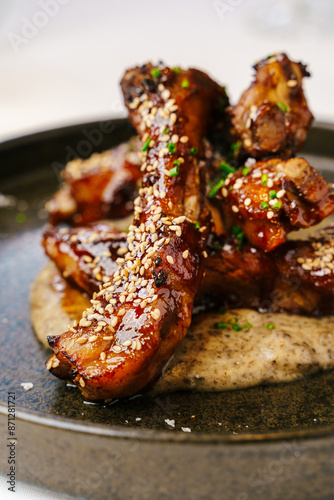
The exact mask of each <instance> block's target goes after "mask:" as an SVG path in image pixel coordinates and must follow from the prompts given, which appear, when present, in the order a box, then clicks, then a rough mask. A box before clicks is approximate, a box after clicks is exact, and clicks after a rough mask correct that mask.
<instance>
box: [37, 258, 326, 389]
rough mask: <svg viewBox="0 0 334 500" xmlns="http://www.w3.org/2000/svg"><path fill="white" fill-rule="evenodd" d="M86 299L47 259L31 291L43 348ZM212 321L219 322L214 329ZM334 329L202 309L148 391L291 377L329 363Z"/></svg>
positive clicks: (306, 320)
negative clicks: (218, 325)
mask: <svg viewBox="0 0 334 500" xmlns="http://www.w3.org/2000/svg"><path fill="white" fill-rule="evenodd" d="M87 301H88V298H86V297H84V296H83V295H82V293H81V292H80V291H79V290H78V289H76V288H74V287H72V286H71V285H69V284H68V283H67V282H65V280H64V279H63V278H62V277H61V276H60V275H59V273H58V271H57V270H56V268H55V266H54V264H53V263H49V264H47V266H46V267H45V268H44V269H43V270H42V271H41V273H40V274H39V276H38V277H37V279H36V281H35V283H34V286H33V288H32V294H31V304H32V313H31V319H32V323H33V326H34V329H35V331H36V334H37V336H38V338H39V339H40V340H41V341H42V342H43V343H44V344H45V345H47V340H46V336H47V335H54V334H59V332H61V331H64V330H65V329H66V327H67V324H68V323H70V322H71V321H73V319H76V318H77V317H78V316H80V315H81V313H82V310H84V308H85V307H87ZM217 323H218V324H220V327H217V326H216V327H215V325H217ZM236 324H237V325H238V328H237V329H234V328H233V325H236ZM221 326H224V328H222V327H221ZM333 326H334V318H333V317H323V318H310V317H305V316H297V315H291V314H285V313H280V314H270V313H266V314H260V313H258V312H256V311H253V310H250V309H234V310H230V311H227V312H226V313H224V314H220V313H218V312H217V313H213V312H210V313H203V314H200V315H198V316H196V317H195V318H194V320H193V322H192V325H191V327H190V329H189V331H188V333H187V335H186V337H185V339H184V340H183V341H182V343H181V345H180V346H179V348H178V349H177V350H176V352H175V354H174V356H173V358H172V359H171V361H170V362H169V364H168V366H167V367H166V369H165V372H164V374H163V376H162V377H161V378H160V379H159V380H158V382H157V383H156V384H155V386H154V388H153V392H154V393H163V392H172V391H178V390H195V391H203V392H212V391H224V390H233V389H241V388H246V387H251V386H255V385H259V384H267V383H277V382H289V381H292V380H296V379H298V378H301V377H303V376H306V375H308V374H311V373H315V372H317V371H321V370H323V369H329V368H332V367H334V332H333ZM239 328H240V330H239ZM237 330H239V331H237Z"/></svg>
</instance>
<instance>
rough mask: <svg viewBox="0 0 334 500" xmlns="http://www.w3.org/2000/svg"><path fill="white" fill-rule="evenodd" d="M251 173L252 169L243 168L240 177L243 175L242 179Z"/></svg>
mask: <svg viewBox="0 0 334 500" xmlns="http://www.w3.org/2000/svg"><path fill="white" fill-rule="evenodd" d="M251 171H252V169H251V168H249V167H245V168H243V169H242V175H243V176H244V177H246V175H248V174H249V172H251Z"/></svg>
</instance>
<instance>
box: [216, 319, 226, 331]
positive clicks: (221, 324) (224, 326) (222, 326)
mask: <svg viewBox="0 0 334 500" xmlns="http://www.w3.org/2000/svg"><path fill="white" fill-rule="evenodd" d="M213 326H214V328H219V329H220V330H223V329H224V328H228V324H227V323H226V322H225V321H220V322H219V323H215V324H214V325H213Z"/></svg>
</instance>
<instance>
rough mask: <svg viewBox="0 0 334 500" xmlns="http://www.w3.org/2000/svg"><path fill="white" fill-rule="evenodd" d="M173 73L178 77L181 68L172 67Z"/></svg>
mask: <svg viewBox="0 0 334 500" xmlns="http://www.w3.org/2000/svg"><path fill="white" fill-rule="evenodd" d="M173 71H174V73H176V74H177V75H179V74H180V73H181V68H179V67H178V66H174V68H173Z"/></svg>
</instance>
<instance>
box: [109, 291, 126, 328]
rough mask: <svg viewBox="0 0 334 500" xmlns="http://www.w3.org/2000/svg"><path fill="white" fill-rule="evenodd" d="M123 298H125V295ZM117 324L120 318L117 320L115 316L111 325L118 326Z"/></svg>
mask: <svg viewBox="0 0 334 500" xmlns="http://www.w3.org/2000/svg"><path fill="white" fill-rule="evenodd" d="M123 297H124V295H123ZM117 323H118V318H117V316H115V317H114V318H113V319H112V321H111V323H110V324H111V326H116V325H117Z"/></svg>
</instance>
